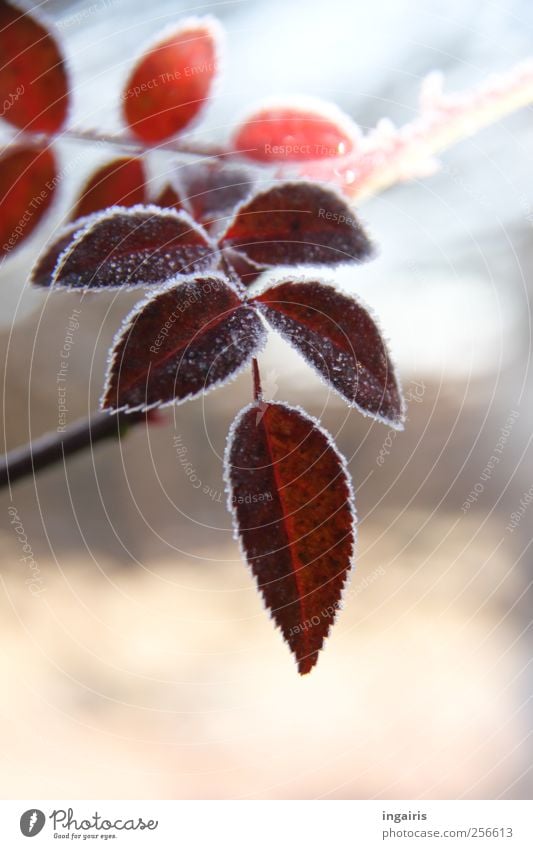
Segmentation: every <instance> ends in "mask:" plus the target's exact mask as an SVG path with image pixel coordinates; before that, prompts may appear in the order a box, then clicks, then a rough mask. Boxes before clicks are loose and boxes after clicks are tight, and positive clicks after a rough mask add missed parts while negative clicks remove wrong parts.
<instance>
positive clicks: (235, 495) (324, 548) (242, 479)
mask: <svg viewBox="0 0 533 849" xmlns="http://www.w3.org/2000/svg"><path fill="white" fill-rule="evenodd" d="M225 468H226V476H227V479H228V480H229V483H230V490H229V506H230V508H231V509H232V511H233V514H234V517H235V523H236V530H237V532H238V534H239V536H240V538H241V541H242V545H243V549H244V552H245V554H246V558H247V560H248V563H249V564H250V567H251V569H252V572H253V574H254V576H255V578H256V580H257V584H258V587H259V590H260V592H261V594H262V596H263V599H264V601H265V604H266V606H267V607H268V609H269V610H270V611H271V613H272V616H273V617H274V620H275V622H276V624H277V625H278V626H279V628H280V629H281V632H282V634H283V636H284V638H285V640H286V641H287V642H288V644H289V647H290V649H291V651H292V652H293V654H294V655H295V657H296V660H297V663H298V669H299V671H300V673H301V674H302V675H304V674H305V673H307V672H310V670H311V669H312V668H313V666H314V665H315V663H316V662H317V660H318V652H319V651H320V649H321V648H322V645H323V643H324V640H325V638H326V636H327V634H328V632H329V629H330V627H331V625H332V623H333V620H334V618H335V614H336V611H337V609H338V607H339V603H340V599H341V593H342V589H343V586H344V583H345V581H346V576H347V573H348V570H349V568H350V565H351V558H352V553H353V547H354V540H355V513H354V510H353V498H352V492H351V486H350V482H349V478H348V473H347V471H346V467H345V464H344V461H343V459H342V457H341V456H340V455H339V454H338V452H337V450H336V448H335V447H334V445H333V443H332V441H331V438H330V437H329V435H328V434H326V433H325V432H324V431H323V430H322V429H321V428H320V427H319V426H318V425H317V424H316V423H315V422H314V421H313V420H312V419H310V418H309V417H308V416H307V415H305V414H304V413H303V412H302V411H300V410H296V409H294V408H293V407H289V406H287V405H286V404H280V403H273V402H269V403H265V402H261V401H258V402H255V403H253V404H251V405H250V406H249V407H245V409H244V410H242V411H241V413H239V415H238V416H237V418H236V420H235V422H234V423H233V426H232V429H231V431H230V436H229V439H228V446H227V449H226V456H225Z"/></svg>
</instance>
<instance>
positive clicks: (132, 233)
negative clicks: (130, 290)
mask: <svg viewBox="0 0 533 849" xmlns="http://www.w3.org/2000/svg"><path fill="white" fill-rule="evenodd" d="M216 259H217V254H216V249H215V248H214V246H213V244H212V243H211V242H210V240H209V238H208V236H207V234H206V233H205V232H204V231H203V230H202V229H201V228H200V227H198V226H197V225H196V224H195V223H194V221H193V220H192V219H191V218H190V216H189V215H187V214H186V213H185V212H175V211H174V210H171V209H165V210H163V209H160V208H159V207H156V206H139V207H132V208H131V209H126V208H125V207H119V206H117V207H112V208H111V209H110V210H108V211H107V212H106V213H104V214H102V215H97V216H94V217H92V218H91V220H90V221H89V223H88V225H87V226H86V227H85V228H84V229H83V230H82V232H81V233H79V234H78V236H77V237H76V239H75V241H74V242H73V243H72V244H71V245H70V247H69V248H68V249H67V250H66V251H65V253H64V254H63V256H62V257H61V258H60V261H59V263H58V266H57V268H56V271H55V273H54V279H53V281H52V284H53V285H54V286H56V287H61V288H67V289H100V288H107V289H109V288H120V287H121V286H125V285H127V286H128V287H132V286H154V285H160V284H161V283H164V282H165V281H166V280H169V279H170V278H171V277H175V276H176V275H177V274H190V273H191V272H193V271H203V270H205V269H207V268H210V267H211V266H212V265H213V264H214V262H216Z"/></svg>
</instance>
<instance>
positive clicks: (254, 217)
mask: <svg viewBox="0 0 533 849" xmlns="http://www.w3.org/2000/svg"><path fill="white" fill-rule="evenodd" d="M220 243H221V245H222V246H223V247H231V248H234V249H237V250H239V251H240V252H241V253H243V254H244V255H245V256H246V257H247V258H248V259H250V260H252V261H253V262H255V263H257V264H258V265H262V266H273V265H296V264H298V265H301V264H305V265H329V266H334V265H339V264H340V263H345V262H362V261H363V260H365V259H368V258H369V256H370V255H371V252H372V247H371V244H370V241H369V239H368V237H367V235H366V233H365V232H364V230H363V228H362V226H361V224H360V223H359V221H358V220H357V218H356V215H355V212H353V210H352V209H351V208H350V207H349V206H348V204H346V203H345V201H344V200H342V198H340V197H339V196H338V195H337V194H336V193H335V192H333V191H331V190H330V189H326V188H324V187H322V186H319V185H317V184H314V183H307V182H304V181H301V182H294V183H293V182H290V183H281V184H279V185H277V186H274V187H273V188H270V189H267V190H266V191H262V192H258V193H257V194H256V195H254V196H253V197H252V198H251V200H249V201H247V202H246V203H245V204H243V205H242V206H240V207H239V208H238V210H237V213H236V215H235V218H234V220H233V222H232V223H231V224H230V225H229V227H228V229H227V231H226V233H225V234H224V235H223V236H222V238H221V240H220Z"/></svg>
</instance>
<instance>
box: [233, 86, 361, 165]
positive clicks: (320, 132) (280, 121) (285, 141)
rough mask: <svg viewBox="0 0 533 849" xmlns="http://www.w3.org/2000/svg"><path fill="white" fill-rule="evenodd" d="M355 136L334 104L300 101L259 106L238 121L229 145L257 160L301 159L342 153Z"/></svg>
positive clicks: (351, 146) (347, 148)
mask: <svg viewBox="0 0 533 849" xmlns="http://www.w3.org/2000/svg"><path fill="white" fill-rule="evenodd" d="M358 137H359V130H358V128H357V127H356V126H355V125H354V124H352V122H351V121H350V119H349V118H348V117H347V116H346V115H344V114H343V113H342V112H340V110H338V109H337V108H336V107H335V106H334V105H332V104H329V103H323V102H321V101H313V102H312V103H306V102H304V101H302V102H296V103H279V104H266V105H265V106H260V107H259V108H258V109H256V110H255V111H254V112H252V114H251V115H249V116H248V117H247V119H246V120H245V121H244V122H243V123H242V124H241V126H240V127H239V129H238V130H237V133H236V134H235V138H234V143H233V146H234V148H235V149H236V150H239V151H241V152H242V153H244V154H245V155H246V156H248V157H249V158H250V159H254V160H256V161H257V162H281V161H284V162H303V161H308V160H313V159H329V158H332V157H336V156H345V155H346V154H348V153H351V152H352V150H353V148H354V143H355V142H356V141H357V139H358Z"/></svg>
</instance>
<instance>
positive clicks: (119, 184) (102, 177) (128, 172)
mask: <svg viewBox="0 0 533 849" xmlns="http://www.w3.org/2000/svg"><path fill="white" fill-rule="evenodd" d="M147 201H148V197H147V194H146V186H145V175H144V168H143V163H142V160H141V159H138V158H137V157H131V156H123V157H120V158H118V159H114V160H113V162H107V163H106V164H105V165H102V166H101V167H100V168H98V169H97V170H96V171H95V172H94V174H92V176H91V177H90V178H89V180H87V182H86V184H85V186H84V188H83V189H82V191H81V193H80V197H79V200H78V203H77V204H76V208H75V210H74V213H73V214H72V216H71V217H72V220H73V221H74V220H75V219H76V218H81V217H82V216H84V215H89V214H90V213H91V212H100V211H101V210H104V209H107V207H109V206H135V205H136V204H138V203H147Z"/></svg>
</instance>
